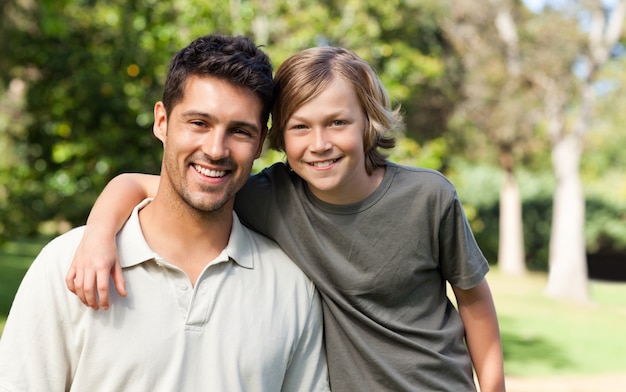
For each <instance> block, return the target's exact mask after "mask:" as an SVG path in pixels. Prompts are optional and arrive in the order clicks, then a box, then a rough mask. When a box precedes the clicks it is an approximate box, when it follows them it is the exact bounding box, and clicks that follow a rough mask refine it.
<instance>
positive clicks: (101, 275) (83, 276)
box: [65, 173, 159, 310]
mask: <svg viewBox="0 0 626 392" xmlns="http://www.w3.org/2000/svg"><path fill="white" fill-rule="evenodd" d="M158 185H159V177H158V176H153V175H148V174H138V173H125V174H120V175H118V176H117V177H115V178H113V179H112V180H111V181H110V182H109V183H108V184H107V186H106V187H105V188H104V190H103V191H102V193H101V194H100V196H98V199H97V200H96V203H95V204H94V206H93V208H92V210H91V212H90V214H89V218H88V219H87V225H86V227H85V232H84V234H83V238H82V240H81V242H80V245H79V246H78V249H77V250H76V254H75V255H74V259H73V260H72V265H71V266H70V268H69V270H68V272H67V275H66V277H65V284H66V285H67V288H68V289H69V290H70V291H71V292H73V293H74V294H76V295H77V296H78V298H80V300H81V301H82V302H83V303H84V304H85V305H87V306H90V307H92V308H93V309H95V310H97V309H98V308H99V305H98V298H99V299H100V305H101V306H102V309H105V310H106V309H108V308H109V276H112V278H113V281H114V282H115V288H116V289H117V292H118V293H119V294H120V295H121V296H126V287H125V282H124V277H123V276H122V268H121V267H120V263H119V260H118V257H117V247H116V245H115V235H116V234H117V232H118V231H120V229H121V228H122V226H123V225H124V222H126V220H127V219H128V217H129V216H130V213H131V212H132V210H133V208H135V206H136V205H137V204H138V203H139V202H141V201H142V200H143V199H145V198H146V197H151V196H154V195H155V194H156V189H157V188H158ZM96 293H97V295H96Z"/></svg>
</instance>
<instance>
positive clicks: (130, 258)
mask: <svg viewBox="0 0 626 392" xmlns="http://www.w3.org/2000/svg"><path fill="white" fill-rule="evenodd" d="M151 201H152V198H148V199H145V200H144V201H142V202H141V203H139V204H138V205H137V206H136V207H135V208H134V209H133V212H132V214H131V215H130V217H129V218H128V220H127V221H126V223H125V224H124V226H123V227H122V230H120V232H119V233H118V235H117V240H116V242H117V249H118V252H119V258H120V265H121V266H122V268H128V267H133V266H135V265H138V264H141V263H144V262H146V261H150V260H154V259H157V258H159V256H158V255H157V254H156V252H154V251H153V250H152V249H151V248H150V246H149V245H148V243H147V242H146V239H145V238H144V236H143V232H142V231H141V225H140V223H139V210H141V209H142V208H143V207H145V206H146V205H148V203H150V202H151ZM251 236H252V234H251V232H250V231H249V230H248V229H246V228H245V227H244V226H243V225H242V224H241V222H240V221H239V217H238V216H237V214H236V213H235V212H234V211H233V227H232V229H231V231H230V237H229V239H228V244H227V245H226V248H224V250H223V251H222V253H221V254H220V255H219V256H218V257H217V258H216V259H215V260H213V261H212V264H213V263H218V262H221V261H229V260H232V261H234V262H235V263H237V264H238V265H240V266H241V267H244V268H248V269H252V268H254V261H255V258H256V253H255V252H258V250H256V249H253V244H254V241H253V240H252V238H251Z"/></svg>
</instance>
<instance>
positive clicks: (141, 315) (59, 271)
mask: <svg viewBox="0 0 626 392" xmlns="http://www.w3.org/2000/svg"><path fill="white" fill-rule="evenodd" d="M148 202H149V200H147V201H144V202H143V203H142V204H140V205H139V206H138V207H137V208H136V209H135V211H134V212H133V214H132V216H131V218H130V219H129V220H128V222H127V223H126V225H125V226H124V228H123V229H122V231H121V232H120V233H119V234H118V248H119V253H120V260H121V263H122V267H123V271H124V277H125V278H126V287H127V291H128V296H127V297H126V298H122V297H119V296H118V295H117V293H115V292H114V290H113V291H112V292H111V308H110V310H108V311H93V310H92V309H90V308H87V307H85V306H84V305H83V304H82V303H81V302H80V301H79V300H78V298H77V297H75V296H74V295H73V294H72V293H70V292H69V291H68V290H67V288H66V287H65V282H64V277H65V273H66V271H67V269H68V267H69V265H70V263H71V260H72V256H73V254H74V251H75V249H76V246H77V245H78V243H79V241H80V238H81V236H82V232H83V229H82V228H78V229H74V230H72V231H70V232H68V233H66V234H64V235H62V236H60V237H58V238H56V239H55V240H53V241H52V242H51V243H50V244H48V245H47V246H46V247H45V248H44V249H43V250H42V252H41V253H40V255H39V256H38V257H37V259H36V260H35V262H34V263H33V265H32V266H31V268H30V269H29V271H28V273H27V274H26V276H25V278H24V280H23V282H22V284H21V286H20V289H19V291H18V293H17V295H16V297H15V301H14V303H13V307H12V309H11V312H10V314H9V318H8V320H7V324H6V326H5V329H4V333H3V336H2V338H1V339H0V390H1V391H65V390H72V391H107V392H108V391H281V390H282V391H326V390H329V388H328V381H327V378H328V377H327V368H326V358H325V353H324V348H323V342H322V313H321V305H320V301H319V297H318V294H317V291H316V290H315V287H314V285H313V284H312V283H311V281H309V279H308V278H307V277H306V276H305V275H304V274H303V273H302V272H301V271H300V270H299V269H298V268H297V267H296V266H295V265H294V264H293V262H292V261H291V260H290V259H289V258H288V257H287V256H286V255H285V254H284V253H283V252H282V251H281V250H280V248H279V247H278V246H277V245H276V244H275V243H274V242H272V241H270V240H269V239H267V238H265V237H263V236H261V235H259V234H257V233H255V232H252V231H250V230H248V229H247V228H245V227H243V226H242V225H241V224H240V223H239V219H238V218H237V216H236V215H234V220H233V228H232V232H231V236H230V240H229V243H228V245H227V247H226V248H225V249H224V251H223V252H222V254H221V255H219V256H218V257H217V258H216V259H214V260H211V261H210V263H207V267H206V268H205V270H204V271H203V272H202V274H201V275H200V277H199V279H198V282H197V284H196V286H195V287H192V285H191V283H190V281H189V279H188V277H187V275H186V274H185V273H184V272H183V271H182V270H180V269H178V268H177V267H174V266H172V265H170V264H168V263H167V261H166V260H162V259H161V258H160V257H158V255H156V254H155V253H154V252H153V251H152V250H151V249H150V247H149V246H148V244H147V243H146V241H145V239H144V237H143V235H142V232H141V227H140V225H139V219H138V214H137V211H138V209H140V208H142V207H143V206H144V205H146V203H148ZM207 261H209V260H207ZM111 285H112V283H111Z"/></svg>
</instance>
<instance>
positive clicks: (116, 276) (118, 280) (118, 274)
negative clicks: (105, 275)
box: [111, 262, 126, 297]
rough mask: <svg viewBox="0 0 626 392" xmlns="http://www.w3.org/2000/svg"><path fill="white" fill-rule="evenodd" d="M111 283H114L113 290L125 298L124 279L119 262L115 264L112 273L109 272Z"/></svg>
mask: <svg viewBox="0 0 626 392" xmlns="http://www.w3.org/2000/svg"><path fill="white" fill-rule="evenodd" d="M111 276H112V278H113V282H114V283H115V289H116V290H117V292H118V294H119V295H121V296H122V297H126V279H124V275H123V274H122V266H121V264H120V263H119V262H116V263H115V266H114V267H113V271H112V272H111Z"/></svg>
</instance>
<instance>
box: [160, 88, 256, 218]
mask: <svg viewBox="0 0 626 392" xmlns="http://www.w3.org/2000/svg"><path fill="white" fill-rule="evenodd" d="M261 110H262V104H261V101H260V99H259V98H258V97H257V96H256V95H254V94H253V93H252V92H251V91H248V90H246V89H243V88H241V87H238V86H235V85H232V84H230V83H229V82H226V81H224V80H221V79H217V78H214V77H199V76H192V77H190V78H189V79H188V80H187V83H186V86H185V94H184V98H183V100H182V101H181V102H179V103H178V104H176V106H174V108H173V110H172V111H171V113H170V116H169V118H167V114H166V111H165V107H164V106H163V104H162V103H161V102H158V103H157V104H156V105H155V108H154V117H155V122H154V133H155V135H156V136H157V137H158V138H159V139H160V140H161V141H162V142H163V147H164V151H163V168H162V173H161V181H162V182H163V181H166V183H164V184H163V187H164V188H163V191H165V192H167V193H168V196H169V197H170V198H172V197H179V198H181V199H182V200H183V201H184V202H185V203H186V204H188V205H189V206H191V207H193V208H194V209H196V210H198V211H204V212H212V211H217V210H219V209H221V208H223V207H224V206H226V208H232V205H233V201H234V196H235V194H236V193H237V191H238V190H239V189H241V187H242V186H243V185H244V184H245V182H246V180H247V179H248V176H249V175H250V170H251V168H252V163H253V161H254V160H255V159H256V158H258V157H259V155H260V154H261V149H262V147H263V140H264V139H265V135H266V125H265V124H262V123H261Z"/></svg>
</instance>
